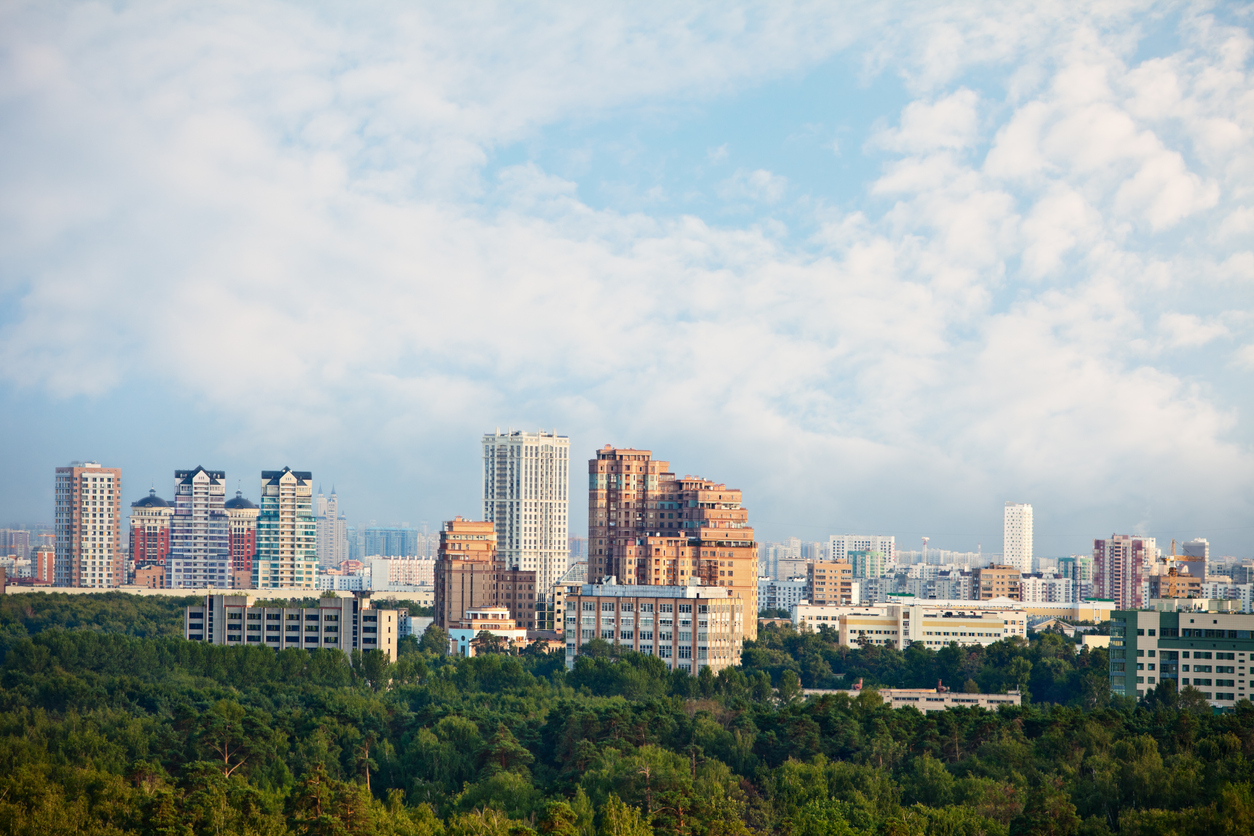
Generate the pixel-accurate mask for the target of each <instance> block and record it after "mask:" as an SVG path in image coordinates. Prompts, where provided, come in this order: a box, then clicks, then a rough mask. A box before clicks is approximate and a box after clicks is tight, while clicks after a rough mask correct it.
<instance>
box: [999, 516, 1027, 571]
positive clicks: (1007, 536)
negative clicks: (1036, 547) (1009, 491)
mask: <svg viewBox="0 0 1254 836" xmlns="http://www.w3.org/2000/svg"><path fill="white" fill-rule="evenodd" d="M1003 531H1004V534H1003V537H1002V549H1001V551H1002V563H1003V564H1005V565H1006V566H1012V567H1014V568H1015V569H1018V570H1019V571H1020V572H1025V573H1026V572H1031V571H1032V506H1031V505H1028V504H1026V503H1022V502H1007V503H1006V514H1005V527H1004V529H1003Z"/></svg>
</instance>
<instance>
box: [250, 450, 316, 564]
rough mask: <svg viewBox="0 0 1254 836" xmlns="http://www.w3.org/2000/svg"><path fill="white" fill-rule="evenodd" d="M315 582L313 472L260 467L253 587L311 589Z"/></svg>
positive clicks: (287, 468)
mask: <svg viewBox="0 0 1254 836" xmlns="http://www.w3.org/2000/svg"><path fill="white" fill-rule="evenodd" d="M317 585H318V553H317V534H316V528H315V524H314V516H313V474H312V473H310V472H309V471H307V470H292V469H291V468H290V467H285V468H283V469H282V470H263V471H262V472H261V512H260V513H259V514H258V515H257V557H256V558H255V559H254V560H253V587H254V588H255V589H275V588H278V587H296V588H300V589H315V588H317Z"/></svg>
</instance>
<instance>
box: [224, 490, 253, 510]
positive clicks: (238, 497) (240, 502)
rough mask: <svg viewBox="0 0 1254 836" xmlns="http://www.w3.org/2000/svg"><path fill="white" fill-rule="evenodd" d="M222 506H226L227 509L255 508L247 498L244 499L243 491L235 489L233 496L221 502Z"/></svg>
mask: <svg viewBox="0 0 1254 836" xmlns="http://www.w3.org/2000/svg"><path fill="white" fill-rule="evenodd" d="M222 507H224V508H226V509H227V510H228V511H234V510H236V509H241V508H256V507H257V506H256V505H254V504H253V503H251V502H249V501H248V500H247V499H244V492H243V491H236V492H235V498H234V499H228V500H227V501H226V502H224V503H222Z"/></svg>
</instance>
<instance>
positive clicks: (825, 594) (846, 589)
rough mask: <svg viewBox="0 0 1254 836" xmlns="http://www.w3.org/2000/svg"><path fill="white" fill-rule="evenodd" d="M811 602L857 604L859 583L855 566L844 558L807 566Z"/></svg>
mask: <svg viewBox="0 0 1254 836" xmlns="http://www.w3.org/2000/svg"><path fill="white" fill-rule="evenodd" d="M806 582H807V585H808V587H809V589H808V590H807V591H808V593H809V596H810V597H809V601H810V603H811V604H846V605H848V604H857V603H858V598H859V589H858V584H857V582H856V581H855V580H854V567H853V566H852V565H850V564H849V563H848V562H847V561H844V560H831V561H820V562H817V563H811V564H809V565H808V566H807V567H806Z"/></svg>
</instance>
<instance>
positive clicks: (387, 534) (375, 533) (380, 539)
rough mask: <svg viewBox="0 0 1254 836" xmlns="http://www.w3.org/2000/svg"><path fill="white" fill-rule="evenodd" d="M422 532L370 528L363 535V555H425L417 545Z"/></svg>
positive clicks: (361, 558) (390, 528)
mask: <svg viewBox="0 0 1254 836" xmlns="http://www.w3.org/2000/svg"><path fill="white" fill-rule="evenodd" d="M421 534H422V532H420V531H418V530H417V529H413V528H405V527H403V526H402V527H398V526H392V527H385V526H371V527H370V528H367V529H366V530H365V533H364V545H363V547H362V551H363V552H364V554H363V555H362V556H361V557H360V558H357V559H359V560H365V558H367V557H414V556H417V555H419V554H425V550H421V549H420V547H419V544H418V541H419V539H420V535H421Z"/></svg>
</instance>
